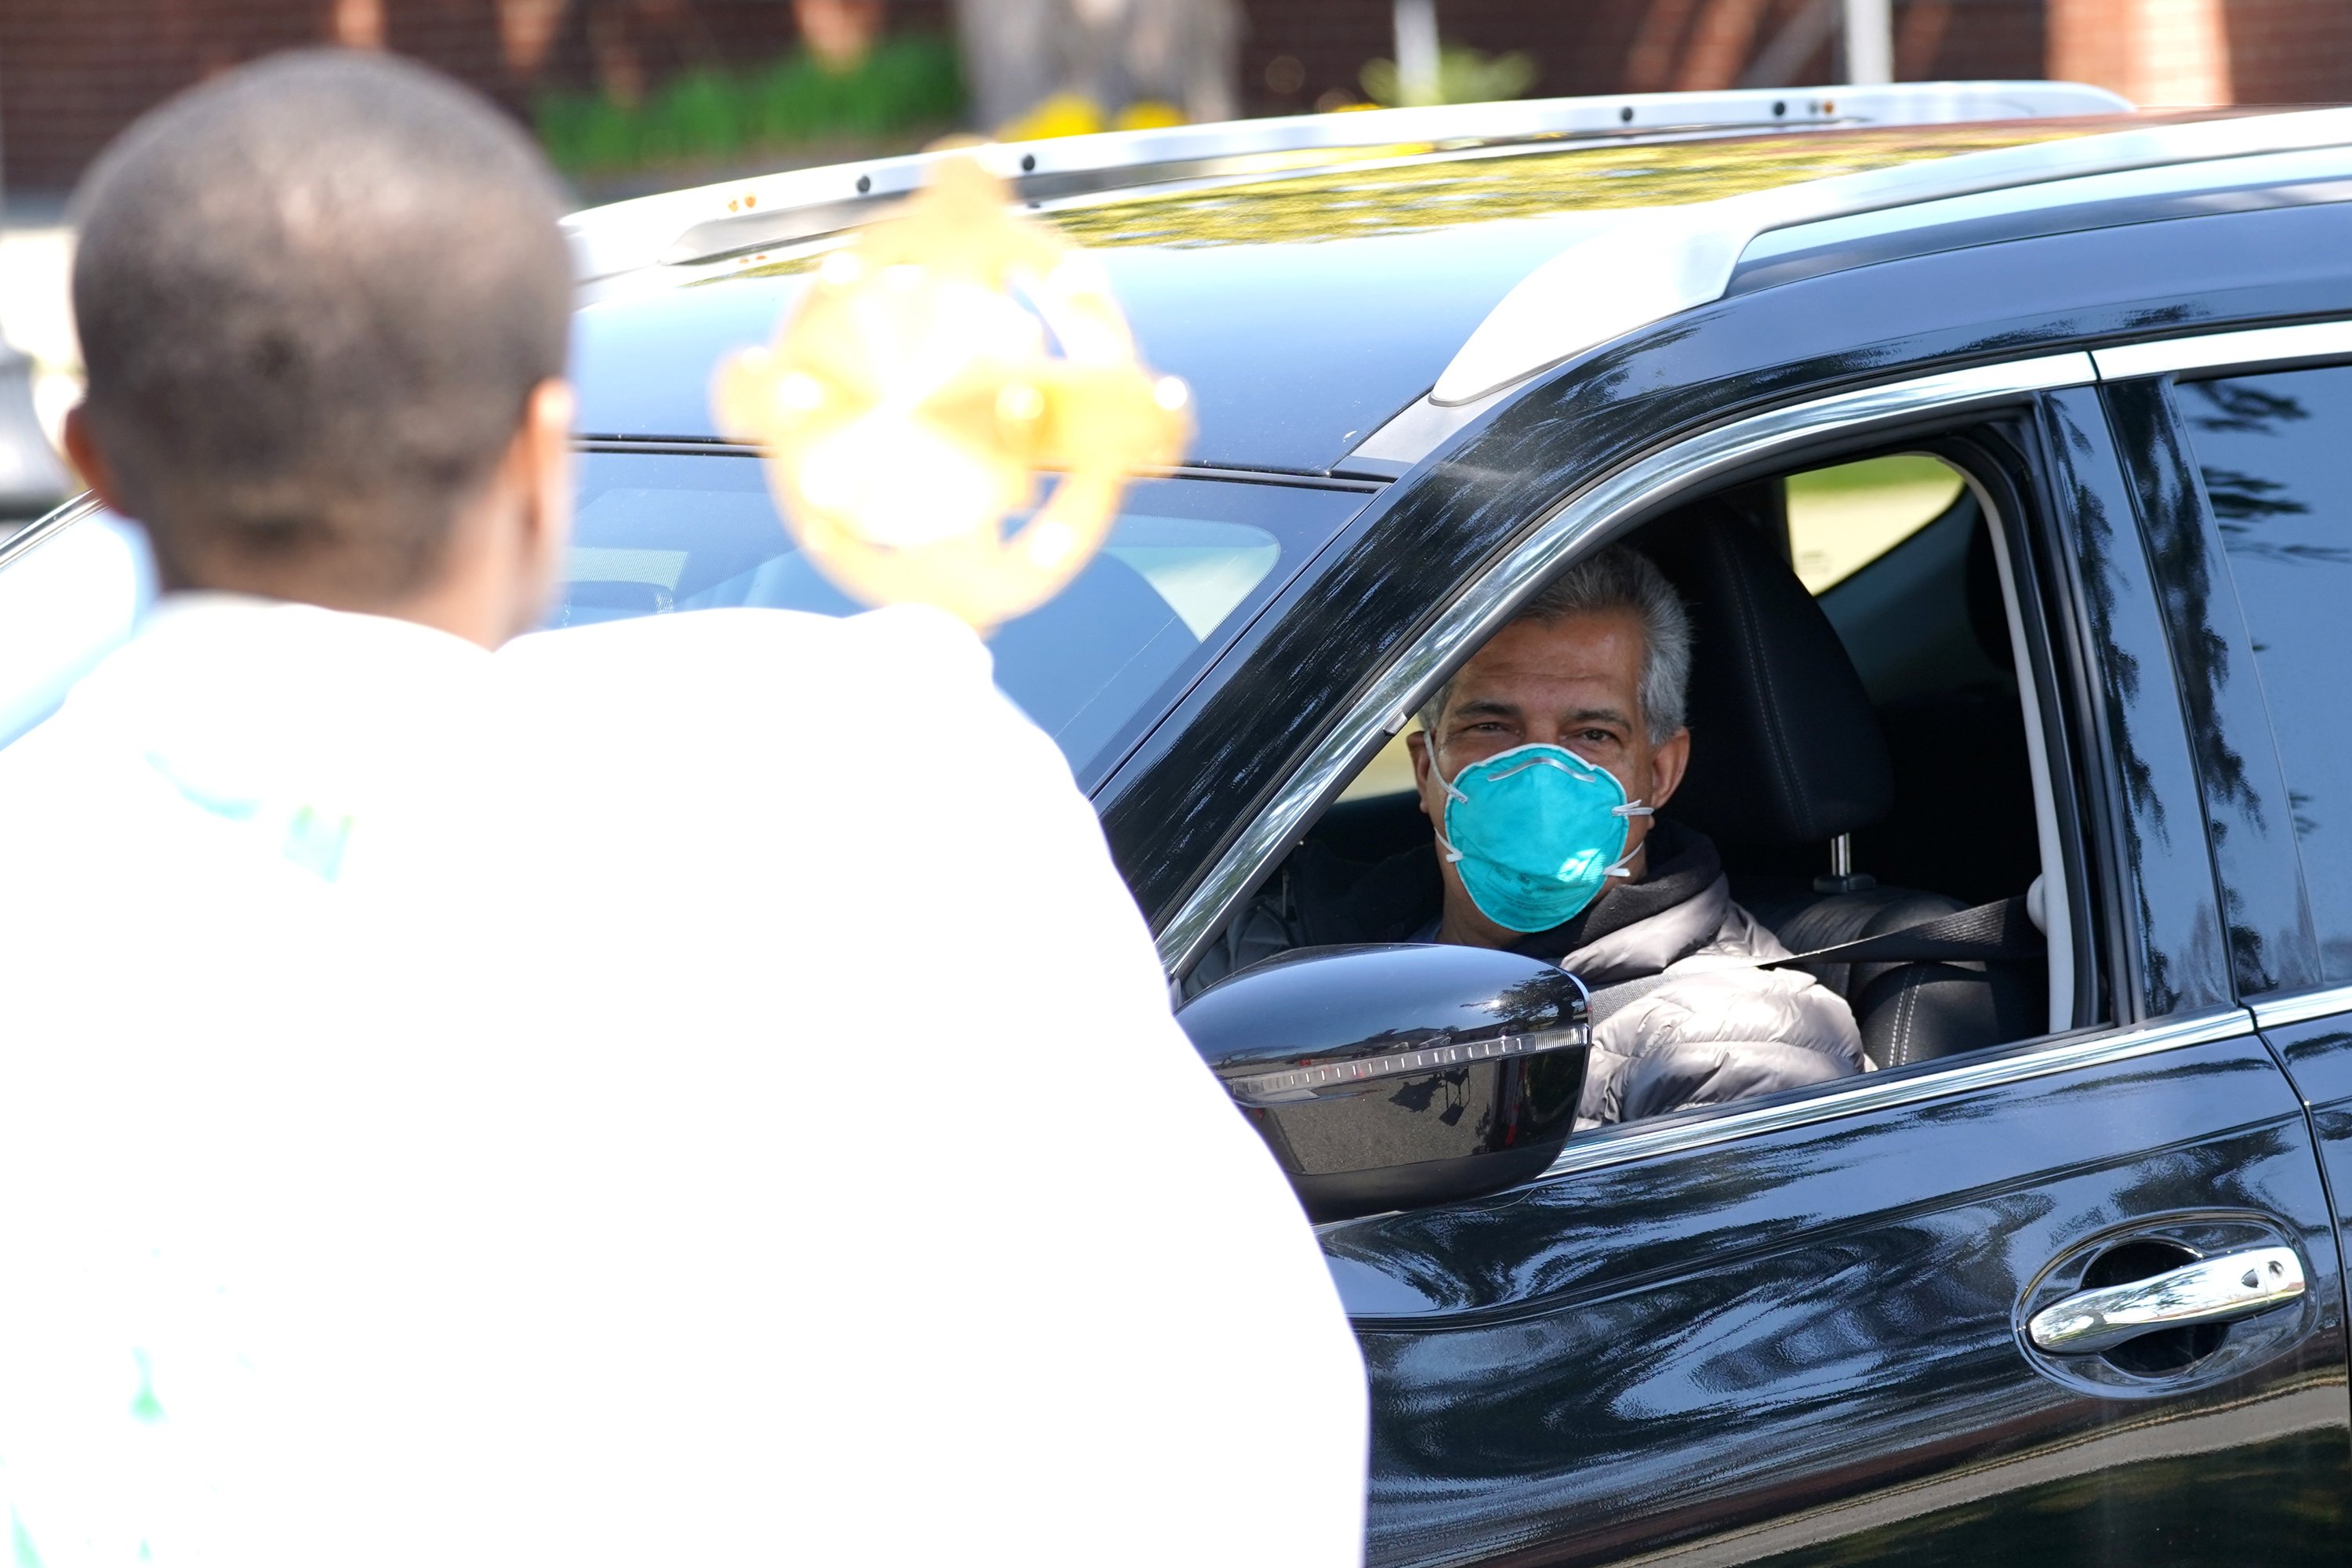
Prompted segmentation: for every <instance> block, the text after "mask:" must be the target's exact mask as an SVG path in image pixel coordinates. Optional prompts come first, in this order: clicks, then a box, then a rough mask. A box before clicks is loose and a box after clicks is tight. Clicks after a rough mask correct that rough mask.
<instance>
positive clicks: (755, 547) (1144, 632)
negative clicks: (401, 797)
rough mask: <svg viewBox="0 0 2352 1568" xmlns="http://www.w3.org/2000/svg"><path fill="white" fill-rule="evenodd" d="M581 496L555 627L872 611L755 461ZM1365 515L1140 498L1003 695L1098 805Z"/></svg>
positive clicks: (1144, 484)
mask: <svg viewBox="0 0 2352 1568" xmlns="http://www.w3.org/2000/svg"><path fill="white" fill-rule="evenodd" d="M580 478H581V489H580V513H579V519H578V521H577V524H576V525H575V530H574V533H573V539H572V555H571V559H570V561H569V563H567V566H566V569H565V573H564V583H563V586H562V589H561V591H560V592H559V594H558V596H557V600H556V605H555V608H554V610H553V612H552V613H551V616H550V617H549V625H550V626H583V625H587V624H591V623H593V622H597V621H609V620H618V619H622V618H625V617H627V616H646V615H661V614H665V613H668V612H672V611H677V610H695V609H708V608H715V607H719V606H723V605H763V606H767V607H770V608H776V609H788V610H808V611H814V613H816V614H819V615H827V616H845V615H852V614H855V613H856V611H857V610H858V609H859V608H860V606H859V605H856V603H854V602H853V601H852V600H850V599H849V598H848V597H847V596H846V595H844V594H843V593H842V592H841V591H840V590H839V589H838V588H835V586H834V585H833V584H831V583H830V582H828V581H827V580H826V579H825V578H824V576H823V575H822V574H819V573H818V572H817V570H816V569H815V567H814V566H813V565H811V564H810V563H809V562H808V561H807V560H806V559H805V558H803V556H802V554H801V552H800V551H799V549H798V547H797V546H795V545H794V544H793V541H792V539H791V537H790V536H789V535H788V534H786V533H785V531H784V529H783V526H782V521H780V519H779V518H778V516H777V513H776V508H775V504H774V502H773V501H772V500H771V499H770V497H769V492H768V488H767V482H766V475H765V473H764V471H763V469H762V466H761V464H760V463H759V462H757V461H756V460H752V459H750V458H746V457H743V456H737V455H731V454H720V453H710V454H702V453H694V454H678V453H669V452H663V453H651V452H609V451H607V452H592V453H589V454H587V455H585V456H584V457H583V459H582V464H581V474H580ZM1366 499H1367V498H1366V496H1365V495H1364V494H1363V493H1362V492H1361V491H1360V490H1351V489H1318V488H1313V487H1309V486H1303V485H1295V484H1266V483H1254V482H1248V481H1244V480H1233V479H1145V480H1139V481H1138V482H1136V483H1135V484H1133V485H1131V486H1129V489H1128V491H1127V495H1126V500H1125V506H1124V509H1123V510H1122V511H1121V512H1120V515H1119V517H1118V521H1117V523H1116V524H1115V525H1114V526H1113V528H1112V530H1111V533H1110V538H1109V541H1108V543H1106V544H1105V545H1104V547H1103V550H1102V552H1101V553H1100V554H1099V555H1097V557H1096V558H1095V560H1094V561H1092V562H1091V563H1088V564H1087V568H1086V570H1085V571H1084V572H1082V573H1080V574H1078V576H1077V578H1076V580H1075V581H1073V582H1072V583H1071V584H1070V585H1069V586H1068V587H1067V588H1066V589H1064V590H1063V591H1062V592H1061V593H1060V594H1059V595H1056V596H1055V598H1054V599H1052V600H1051V601H1049V602H1048V603H1046V604H1045V605H1042V606H1040V607H1039V608H1037V609H1035V610H1033V611H1031V612H1030V613H1029V614H1028V615H1026V616H1021V617H1020V618H1019V619H1017V620H1013V621H1008V622H1007V623H1005V624H1004V625H1003V626H1000V627H998V628H997V630H996V632H995V634H994V635H993V636H992V637H990V639H989V648H990V651H991V653H992V655H993V656H994V658H995V661H996V679H997V684H998V685H999V686H1000V687H1002V688H1003V690H1004V692H1005V694H1006V695H1007V696H1009V697H1011V698H1012V699H1013V701H1015V702H1017V703H1019V704H1020V705H1021V707H1022V709H1023V710H1024V711H1025V712H1027V713H1028V715H1029V717H1030V718H1031V719H1033V720H1034V721H1036V723H1037V724H1038V726H1039V727H1040V728H1042V729H1043V730H1045V732H1046V733H1048V734H1050V735H1051V736H1053V737H1054V740H1055V742H1056V743H1057V744H1058V745H1060V747H1061V748H1062V752H1063V754H1064V755H1065V756H1066V757H1067V758H1068V759H1069V762H1070V766H1071V769H1072V771H1073V772H1075V773H1076V774H1077V776H1078V781H1079V783H1080V784H1082V785H1084V786H1085V787H1087V788H1088V789H1092V788H1093V787H1094V786H1095V785H1097V784H1099V783H1101V782H1102V779H1103V778H1104V777H1105V776H1107V775H1108V773H1109V772H1110V769H1111V768H1112V767H1113V766H1114V765H1116V763H1118V759H1119V758H1120V757H1121V756H1123V755H1124V754H1125V752H1126V751H1127V749H1128V747H1129V745H1130V744H1131V743H1132V742H1134V741H1135V740H1136V739H1137V738H1138V737H1139V734H1140V733H1141V731H1142V730H1143V728H1144V727H1145V726H1147V725H1148V724H1150V722H1151V721H1154V720H1156V719H1157V718H1158V717H1159V716H1160V714H1161V713H1162V712H1164V711H1165V710H1166V709H1167V707H1168V705H1169V704H1170V703H1171V702H1172V701H1173V700H1174V699H1175V698H1176V696H1177V695H1179V694H1181V692H1182V691H1183V689H1185V688H1186V687H1187V686H1188V685H1189V684H1190V683H1191V682H1192V679H1194V678H1195V677H1197V676H1198V675H1199V674H1200V672H1201V670H1202V668H1205V666H1206V665H1207V664H1208V662H1209V660H1210V659H1211V658H1214V657H1215V656H1216V654H1217V653H1218V652H1219V651H1220V650H1221V649H1222V648H1223V647H1224V645H1225V644H1226V643H1227V642H1228V641H1230V640H1231V638H1232V637H1233V636H1234V633H1236V632H1237V631H1239V630H1240V628H1241V627H1242V626H1244V625H1246V624H1247V622H1248V619H1249V617H1250V616H1251V615H1252V614H1254V613H1255V611H1256V609H1257V608H1258V606H1260V605H1263V604H1264V603H1265V601H1266V600H1267V599H1269V598H1271V597H1272V596H1273V595H1274V594H1275V593H1276V591H1277V590H1278V589H1279V588H1280V587H1281V586H1282V584H1284V583H1286V582H1287V581H1288V580H1289V578H1290V577H1291V575H1292V574H1294V573H1296V572H1297V569H1298V568H1299V566H1300V565H1302V564H1303V563H1305V562H1306V561H1307V559H1308V558H1309V557H1311V556H1312V555H1313V554H1314V552H1316V551H1317V550H1318V549H1319V548H1320V547H1321V546H1322V545H1323V544H1324V543H1325V542H1328V540H1329V539H1330V538H1331V537H1332V536H1333V535H1334V534H1335V533H1337V532H1338V531H1339V529H1340V528H1341V527H1342V526H1344V525H1345V524H1346V523H1347V521H1348V520H1349V518H1351V517H1353V516H1354V515H1355V514H1356V513H1357V512H1358V511H1359V510H1361V509H1362V507H1363V505H1364V502H1365V500H1366Z"/></svg>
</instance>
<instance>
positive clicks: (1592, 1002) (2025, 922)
mask: <svg viewBox="0 0 2352 1568" xmlns="http://www.w3.org/2000/svg"><path fill="white" fill-rule="evenodd" d="M2048 955H2049V943H2048V942H2046V941H2045V940H2044V939H2043V937H2042V932H2041V930H2040V929H2039V928H2038V927H2036V926H2035V925H2034V923H2033V919H2032V916H2030V915H2028V914H2027V913H2026V912H2025V900H2023V899H2001V900H1997V901H1995V902H1993V903H1990V904H1979V905H1978V906H1977V907H1976V908H1974V909H1972V910H1960V911H1959V912H1958V914H1949V915H1942V916H1938V917H1937V919H1935V920H1932V921H1921V922H1920V923H1919V924H1917V925H1912V926H1905V927H1903V928H1902V929H1901V930H1899V931H1881V932H1879V933H1878V934H1877V935H1876V936H1864V937H1856V938H1855V939H1854V940H1853V941H1852V942H1839V943H1838V944H1837V945H1835V946H1834V947H1817V948H1815V949H1813V951H1812V952H1800V953H1794V954H1791V955H1790V956H1789V957H1787V958H1769V959H1766V960H1765V961H1763V962H1762V963H1758V964H1756V965H1754V967H1755V968H1758V969H1786V968H1789V967H1790V966H1791V965H1795V964H1803V963H2018V962H2021V961H2023V960H2026V959H2035V958H2046V957H2047V956H2048ZM1718 973H1719V972H1718ZM1684 978H1685V976H1683V975H1679V974H1650V975H1644V976H1643V978H1641V979H1639V980H1622V981H1620V982H1618V983H1617V984H1614V985H1603V986H1601V987H1600V988H1599V989H1598V990H1596V991H1593V992H1591V994H1590V996H1589V999H1588V1000H1587V1002H1586V1010H1587V1015H1588V1016H1590V1017H1591V1021H1592V1024H1593V1026H1594V1027H1596V1028H1597V1027H1599V1026H1601V1024H1602V1023H1604V1022H1606V1021H1607V1020H1608V1018H1609V1017H1610V1016H1611V1015H1612V1014H1615V1013H1620V1012H1622V1011H1623V1010H1624V1009H1625V1008H1627V1007H1629V1006H1631V1005H1633V1004H1634V1003H1636V1002H1638V1001H1640V1000H1641V999H1642V998H1643V997H1644V996H1647V995H1648V994H1650V993H1652V992H1653V991H1657V990H1661V989H1663V988H1664V987H1665V986H1668V985H1671V984H1674V983H1675V981H1677V980H1681V979H1684Z"/></svg>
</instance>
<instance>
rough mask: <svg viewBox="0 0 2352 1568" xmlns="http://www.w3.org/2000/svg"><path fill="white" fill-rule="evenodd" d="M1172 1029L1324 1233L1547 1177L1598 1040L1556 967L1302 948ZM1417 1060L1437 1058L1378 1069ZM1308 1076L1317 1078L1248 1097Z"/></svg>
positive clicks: (1406, 949)
mask: <svg viewBox="0 0 2352 1568" xmlns="http://www.w3.org/2000/svg"><path fill="white" fill-rule="evenodd" d="M1176 1022H1177V1024H1178V1025H1179V1026H1181V1028H1182V1029H1183V1031H1184V1033H1185V1034H1186V1035H1188V1036H1189V1037H1191V1038H1192V1046H1193V1048H1194V1049H1195V1050H1197V1051H1199V1052H1200V1053H1201V1058H1202V1060H1203V1061H1205V1062H1207V1063H1208V1064H1209V1068H1210V1070H1212V1071H1213V1072H1214V1073H1215V1074H1216V1075H1217V1077H1218V1078H1219V1079H1221V1080H1223V1083H1224V1084H1225V1086H1226V1088H1227V1089H1228V1090H1230V1091H1231V1092H1232V1093H1233V1095H1234V1100H1236V1101H1237V1102H1238V1103H1239V1104H1240V1105H1241V1107H1242V1113H1243V1115H1244V1116H1245V1117H1246V1118H1248V1120H1249V1123H1250V1125H1251V1126H1252V1127H1255V1129H1256V1130H1257V1132H1258V1136H1260V1137H1261V1138H1264V1139H1265V1142H1266V1146H1267V1147H1268V1148H1269V1149H1271V1150H1272V1151H1273V1152H1274V1156H1275V1159H1276V1161H1277V1162H1278V1163H1280V1164H1281V1166H1282V1169H1283V1173H1284V1174H1286V1175H1287V1176H1288V1177H1289V1178H1290V1184H1291V1186H1292V1187H1293V1188H1294V1189H1295V1190H1296V1191H1297V1194H1298V1197H1299V1201H1300V1202H1301V1203H1302V1204H1304V1205H1306V1207H1307V1215H1308V1216H1309V1217H1310V1218H1313V1219H1318V1220H1323V1219H1349V1218H1353V1217H1354V1216H1356V1215H1366V1214H1377V1213H1380V1212H1381V1211H1382V1210H1386V1209H1399V1208H1422V1207H1425V1206H1427V1205H1432V1204H1439V1203H1448V1202H1452V1201H1454V1200H1457V1199H1461V1198H1467V1197H1475V1196H1479V1195H1481V1194H1486V1193H1492V1192H1499V1191H1501V1190H1502V1189H1503V1188H1505V1187H1510V1186H1516V1185H1517V1184H1520V1183H1522V1182H1527V1181H1531V1180H1533V1179H1534V1178H1535V1177H1537V1176H1539V1175H1541V1174H1543V1173H1544V1170H1545V1168H1546V1167H1548V1166H1549V1164H1550V1163H1552V1160H1553V1158H1554V1157H1555V1156H1557V1155H1558V1154H1559V1151H1560V1147H1561V1145H1563V1144H1565V1143H1566V1142H1568V1137H1569V1134H1570V1131H1573V1130H1574V1128H1575V1125H1576V1100H1577V1094H1578V1091H1579V1090H1580V1089H1582V1088H1583V1086H1584V1068H1585V1058H1586V1054H1587V1053H1586V1047H1587V1046H1589V1045H1590V1043H1591V1032H1590V1028H1589V1015H1588V998H1587V995H1586V993H1585V989H1584V986H1583V984H1581V983H1580V981H1578V980H1577V979H1576V978H1575V977H1574V976H1572V975H1570V974H1567V973H1562V972H1561V970H1560V968H1559V965H1557V964H1552V963H1544V962H1542V961H1541V960H1539V959H1533V958H1526V957H1522V956H1521V955H1519V954H1517V953H1514V952H1497V951H1495V950H1493V949H1487V948H1474V947H1456V946H1450V945H1445V944H1440V943H1418V944H1407V945H1396V944H1391V945H1381V946H1364V947H1322V948H1302V949H1299V950H1298V951H1297V952H1291V953H1286V954H1284V955H1282V956H1281V957H1279V958H1276V959H1271V960H1268V961H1267V962H1265V963H1256V964H1253V965H1251V966H1250V967H1249V968H1247V969H1244V970H1243V971H1242V972H1241V973H1237V974H1231V975H1228V976H1226V977H1225V978H1224V979H1223V980H1221V981H1219V982H1218V983H1217V984H1214V985H1212V986H1210V987H1209V988H1208V989H1207V990H1205V991H1203V992H1202V993H1201V994H1199V995H1198V996H1195V997H1193V998H1192V1000H1191V1001H1190V1002H1188V1003H1186V1004H1185V1005H1184V1006H1183V1007H1182V1008H1181V1009H1180V1010H1179V1011H1178V1013H1177V1015H1176ZM1427 1051H1438V1052H1442V1053H1444V1056H1445V1057H1446V1058H1447V1059H1445V1060H1444V1062H1443V1064H1442V1065H1436V1066H1433V1067H1428V1068H1416V1069H1414V1070H1411V1071H1400V1070H1399V1069H1398V1068H1396V1067H1394V1066H1393V1065H1388V1066H1385V1067H1384V1066H1383V1064H1384V1063H1386V1064H1393V1063H1394V1061H1395V1060H1396V1058H1397V1057H1398V1054H1399V1053H1400V1052H1411V1053H1416V1054H1418V1053H1422V1052H1427ZM1349 1068H1354V1069H1355V1070H1357V1071H1363V1072H1368V1073H1369V1074H1370V1076H1368V1077H1367V1078H1366V1079H1363V1080H1362V1081H1351V1080H1350V1079H1349V1078H1347V1077H1346V1076H1345V1075H1346V1073H1347V1072H1348V1070H1349ZM1309 1072H1320V1073H1322V1074H1324V1075H1327V1076H1326V1080H1325V1081H1324V1082H1323V1083H1322V1084H1321V1085H1320V1086H1318V1087H1316V1088H1312V1089H1299V1088H1293V1089H1290V1090H1289V1092H1286V1093H1282V1094H1279V1095H1276V1096H1272V1097H1268V1096H1266V1095H1265V1094H1262V1093H1258V1092H1254V1091H1253V1088H1252V1086H1253V1085H1255V1084H1258V1083H1262V1082H1264V1081H1265V1079H1267V1078H1268V1077H1269V1076H1273V1077H1275V1078H1276V1079H1278V1080H1279V1079H1284V1078H1290V1079H1296V1078H1297V1076H1299V1075H1302V1074H1305V1073H1309Z"/></svg>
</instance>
